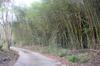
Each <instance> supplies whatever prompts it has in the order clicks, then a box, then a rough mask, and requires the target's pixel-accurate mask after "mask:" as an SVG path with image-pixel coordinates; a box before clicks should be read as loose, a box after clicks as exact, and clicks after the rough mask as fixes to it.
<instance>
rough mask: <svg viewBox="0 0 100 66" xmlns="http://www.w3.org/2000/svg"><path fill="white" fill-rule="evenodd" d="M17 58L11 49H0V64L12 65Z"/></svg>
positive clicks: (0, 65) (2, 65) (3, 65)
mask: <svg viewBox="0 0 100 66" xmlns="http://www.w3.org/2000/svg"><path fill="white" fill-rule="evenodd" d="M17 58H18V54H17V52H15V51H13V50H9V51H7V50H0V66H14V64H15V62H16V60H17Z"/></svg>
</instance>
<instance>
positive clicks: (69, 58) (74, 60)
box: [66, 55, 79, 63]
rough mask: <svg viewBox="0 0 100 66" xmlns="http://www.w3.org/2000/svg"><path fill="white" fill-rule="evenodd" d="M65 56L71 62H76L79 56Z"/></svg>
mask: <svg viewBox="0 0 100 66" xmlns="http://www.w3.org/2000/svg"><path fill="white" fill-rule="evenodd" d="M66 58H67V60H68V61H70V62H73V63H76V62H78V61H79V58H78V57H77V56H75V55H71V56H67V57H66Z"/></svg>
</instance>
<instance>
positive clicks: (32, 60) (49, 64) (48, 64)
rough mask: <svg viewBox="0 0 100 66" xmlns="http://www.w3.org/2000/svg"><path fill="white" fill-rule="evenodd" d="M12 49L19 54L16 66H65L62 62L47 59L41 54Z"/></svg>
mask: <svg viewBox="0 0 100 66" xmlns="http://www.w3.org/2000/svg"><path fill="white" fill-rule="evenodd" d="M11 49H12V50H15V51H17V52H18V54H19V58H18V60H17V62H16V63H15V65H14V66H63V65H61V63H60V62H57V61H55V60H53V59H50V58H48V57H45V56H43V55H42V54H40V53H36V52H32V51H29V50H26V49H21V48H16V47H11Z"/></svg>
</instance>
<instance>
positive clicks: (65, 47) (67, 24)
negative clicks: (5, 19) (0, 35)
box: [1, 0, 100, 63]
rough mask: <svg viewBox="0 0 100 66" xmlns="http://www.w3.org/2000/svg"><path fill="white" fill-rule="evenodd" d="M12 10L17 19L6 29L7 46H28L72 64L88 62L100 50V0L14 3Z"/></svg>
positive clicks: (53, 0)
mask: <svg viewBox="0 0 100 66" xmlns="http://www.w3.org/2000/svg"><path fill="white" fill-rule="evenodd" d="M1 11H3V10H2V9H1ZM12 11H13V12H14V15H15V16H16V20H14V21H13V22H12V23H11V25H8V27H10V29H9V30H10V31H7V30H6V31H5V33H6V34H9V35H11V36H10V40H9V37H8V36H6V39H7V40H5V39H4V40H5V42H6V44H7V46H8V47H6V48H8V49H9V47H10V46H11V45H13V46H18V47H23V48H28V49H31V50H34V51H37V52H40V53H44V54H51V55H55V56H59V57H61V58H64V59H65V60H68V61H69V62H72V63H88V62H90V61H91V60H93V59H94V58H95V57H96V56H98V53H100V52H99V50H100V0H42V1H41V2H35V3H33V4H32V5H31V6H30V7H20V6H16V5H13V8H12ZM4 27H5V28H7V27H6V26H5V24H4ZM12 37H13V39H12ZM4 46H5V45H4ZM86 49H88V50H86ZM90 49H92V50H90ZM73 50H76V51H73ZM81 50H86V51H84V52H82V51H81ZM94 50H96V51H97V52H94ZM78 51H80V52H78ZM88 51H90V52H88ZM91 52H92V53H91ZM74 53H76V54H74Z"/></svg>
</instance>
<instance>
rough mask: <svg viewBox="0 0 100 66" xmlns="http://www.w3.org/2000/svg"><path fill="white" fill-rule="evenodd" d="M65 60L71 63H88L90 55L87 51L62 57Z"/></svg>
mask: <svg viewBox="0 0 100 66" xmlns="http://www.w3.org/2000/svg"><path fill="white" fill-rule="evenodd" d="M64 58H65V59H66V60H68V61H69V62H72V63H77V62H78V63H88V62H89V60H90V59H91V56H90V55H88V53H82V54H79V55H68V56H65V57H64Z"/></svg>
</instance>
